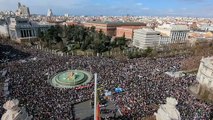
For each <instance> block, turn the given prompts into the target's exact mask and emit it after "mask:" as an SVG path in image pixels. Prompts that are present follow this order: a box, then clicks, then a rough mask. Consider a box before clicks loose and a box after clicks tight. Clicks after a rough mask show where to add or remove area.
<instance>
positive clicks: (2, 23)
mask: <svg viewBox="0 0 213 120" xmlns="http://www.w3.org/2000/svg"><path fill="white" fill-rule="evenodd" d="M0 36H2V37H9V32H8V25H7V21H6V20H5V19H0Z"/></svg>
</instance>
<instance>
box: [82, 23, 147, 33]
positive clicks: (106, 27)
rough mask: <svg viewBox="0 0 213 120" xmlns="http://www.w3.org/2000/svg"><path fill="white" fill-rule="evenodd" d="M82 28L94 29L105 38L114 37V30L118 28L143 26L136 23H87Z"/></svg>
mask: <svg viewBox="0 0 213 120" xmlns="http://www.w3.org/2000/svg"><path fill="white" fill-rule="evenodd" d="M83 25H84V27H95V29H96V31H100V30H101V31H103V33H104V34H105V35H107V36H116V28H117V27H120V26H145V24H144V23H138V22H87V23H83Z"/></svg>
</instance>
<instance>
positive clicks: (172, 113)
mask: <svg viewBox="0 0 213 120" xmlns="http://www.w3.org/2000/svg"><path fill="white" fill-rule="evenodd" d="M177 104H178V102H177V100H176V99H175V98H171V97H168V98H166V104H163V105H160V108H159V109H158V111H157V113H154V115H155V116H156V120H181V117H180V113H179V111H178V110H177V109H176V105H177Z"/></svg>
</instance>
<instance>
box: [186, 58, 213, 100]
mask: <svg viewBox="0 0 213 120" xmlns="http://www.w3.org/2000/svg"><path fill="white" fill-rule="evenodd" d="M196 80H197V81H198V84H196V85H192V86H190V88H189V89H190V91H191V92H192V93H193V94H195V95H196V96H197V97H198V98H200V99H202V100H207V101H209V100H210V101H213V57H207V58H202V59H201V62H200V66H199V69H198V73H197V77H196Z"/></svg>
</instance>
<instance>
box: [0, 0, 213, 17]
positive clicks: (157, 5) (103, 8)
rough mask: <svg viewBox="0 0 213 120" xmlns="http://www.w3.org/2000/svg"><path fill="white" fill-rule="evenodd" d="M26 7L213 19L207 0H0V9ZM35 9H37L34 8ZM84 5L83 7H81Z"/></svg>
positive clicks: (86, 13) (93, 13) (37, 11)
mask: <svg viewBox="0 0 213 120" xmlns="http://www.w3.org/2000/svg"><path fill="white" fill-rule="evenodd" d="M18 2H20V3H21V4H22V5H25V6H27V7H29V9H30V13H31V14H40V15H46V14H47V10H48V9H52V12H53V15H56V16H61V15H64V14H66V13H68V14H69V15H71V16H126V15H130V16H152V17H155V16H156V17H167V16H171V17H203V18H213V13H211V12H208V11H212V10H213V8H212V7H211V6H212V5H213V1H211V0H161V1H160V2H156V0H149V1H148V0H144V1H142V0H123V1H122V0H116V1H115V0H114V1H113V0H106V1H103V0H71V1H69V0H61V1H55V2H52V1H51V0H45V1H42V0H37V1H29V0H0V11H7V10H10V11H14V12H15V10H17V4H18ZM38 8H39V9H38ZM85 8H86V9H85Z"/></svg>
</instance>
